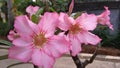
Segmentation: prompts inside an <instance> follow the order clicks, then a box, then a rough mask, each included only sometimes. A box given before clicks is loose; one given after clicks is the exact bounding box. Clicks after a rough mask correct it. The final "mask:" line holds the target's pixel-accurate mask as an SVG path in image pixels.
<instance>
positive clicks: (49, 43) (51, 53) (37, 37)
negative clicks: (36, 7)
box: [9, 12, 69, 68]
mask: <svg viewBox="0 0 120 68" xmlns="http://www.w3.org/2000/svg"><path fill="white" fill-rule="evenodd" d="M57 22H58V14H57V13H55V12H54V13H49V12H46V13H45V14H44V15H43V17H42V18H41V19H40V21H39V23H38V24H34V23H33V22H32V21H30V20H29V19H28V17H27V16H25V15H22V16H18V17H16V19H15V24H14V27H15V29H16V32H17V33H19V35H20V37H19V38H17V39H15V40H13V46H12V47H10V49H9V58H14V59H18V60H21V61H23V62H29V61H32V63H33V64H35V65H37V66H42V67H43V68H52V67H53V64H54V62H55V59H56V58H58V57H60V56H61V55H62V54H64V53H66V52H68V51H69V42H68V41H67V40H66V39H65V37H64V36H63V35H54V31H55V28H56V26H57Z"/></svg>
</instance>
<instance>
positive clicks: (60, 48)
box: [44, 36, 70, 57]
mask: <svg viewBox="0 0 120 68" xmlns="http://www.w3.org/2000/svg"><path fill="white" fill-rule="evenodd" d="M69 45H70V44H69V42H68V41H67V40H66V39H65V38H64V37H63V36H54V37H52V38H51V39H50V41H49V42H48V44H47V45H46V47H44V50H45V52H46V53H47V54H49V55H51V56H53V57H60V56H61V55H62V54H65V53H66V52H69Z"/></svg>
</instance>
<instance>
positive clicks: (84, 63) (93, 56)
mask: <svg viewBox="0 0 120 68" xmlns="http://www.w3.org/2000/svg"><path fill="white" fill-rule="evenodd" d="M98 48H99V45H98V46H97V47H96V50H95V52H94V54H93V55H92V57H91V58H90V59H89V60H85V61H84V62H83V63H82V64H83V68H85V67H86V66H87V65H88V64H91V63H92V62H93V61H94V60H95V58H96V56H97V50H98Z"/></svg>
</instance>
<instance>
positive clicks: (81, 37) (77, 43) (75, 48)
mask: <svg viewBox="0 0 120 68" xmlns="http://www.w3.org/2000/svg"><path fill="white" fill-rule="evenodd" d="M59 21H60V22H59V24H58V27H59V28H60V29H62V30H64V31H67V30H68V31H69V32H68V34H67V38H69V41H70V42H71V51H72V55H73V56H76V55H77V54H78V53H79V52H80V51H81V44H82V43H85V44H92V45H96V44H98V43H99V42H100V41H101V39H100V38H99V37H98V36H97V35H94V34H92V33H91V32H89V31H91V30H94V29H95V28H96V26H97V17H96V16H95V15H94V14H90V15H88V14H87V13H83V14H82V15H81V16H79V17H78V18H77V19H76V20H74V19H73V18H72V17H69V16H68V15H67V14H66V13H60V17H59Z"/></svg>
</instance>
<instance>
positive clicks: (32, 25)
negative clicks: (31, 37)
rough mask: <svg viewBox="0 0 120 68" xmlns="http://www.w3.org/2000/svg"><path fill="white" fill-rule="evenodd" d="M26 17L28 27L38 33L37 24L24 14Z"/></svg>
mask: <svg viewBox="0 0 120 68" xmlns="http://www.w3.org/2000/svg"><path fill="white" fill-rule="evenodd" d="M26 19H27V22H28V25H29V27H30V29H31V30H32V31H33V32H34V33H36V34H38V33H39V27H38V25H37V24H35V23H33V22H32V21H31V20H29V19H28V17H27V16H26Z"/></svg>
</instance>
